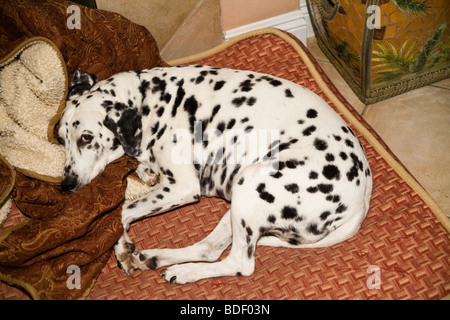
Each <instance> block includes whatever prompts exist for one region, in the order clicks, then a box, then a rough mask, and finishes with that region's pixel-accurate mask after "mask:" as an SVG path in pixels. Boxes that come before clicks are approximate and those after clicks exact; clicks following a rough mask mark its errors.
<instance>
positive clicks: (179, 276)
mask: <svg viewBox="0 0 450 320" xmlns="http://www.w3.org/2000/svg"><path fill="white" fill-rule="evenodd" d="M199 265H201V263H184V264H176V265H173V266H171V267H169V268H167V269H164V270H162V271H161V273H160V276H161V277H164V279H165V280H166V281H167V282H170V283H177V284H185V283H191V282H195V281H197V280H200V279H202V278H203V277H202V276H201V275H200V274H199V271H200V270H199V269H201V268H199Z"/></svg>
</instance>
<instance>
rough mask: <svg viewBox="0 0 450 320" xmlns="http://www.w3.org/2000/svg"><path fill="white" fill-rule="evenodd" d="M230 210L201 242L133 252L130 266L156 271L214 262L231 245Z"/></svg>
mask: <svg viewBox="0 0 450 320" xmlns="http://www.w3.org/2000/svg"><path fill="white" fill-rule="evenodd" d="M231 237H232V234H231V219H230V210H228V211H227V212H226V213H225V215H224V216H223V217H222V219H221V220H220V222H219V224H218V225H217V226H216V228H215V229H214V230H213V231H212V232H211V233H210V234H209V235H208V236H207V237H206V238H204V239H203V240H201V241H200V242H197V243H195V244H193V245H191V246H188V247H185V248H179V249H150V250H142V251H137V250H136V251H134V253H133V254H132V255H131V261H132V265H133V267H134V268H136V269H141V270H148V269H156V268H160V267H164V266H168V265H172V264H178V263H185V262H191V261H216V260H217V259H219V257H220V255H221V254H222V252H223V251H224V250H225V249H226V248H227V247H228V246H229V245H230V243H231Z"/></svg>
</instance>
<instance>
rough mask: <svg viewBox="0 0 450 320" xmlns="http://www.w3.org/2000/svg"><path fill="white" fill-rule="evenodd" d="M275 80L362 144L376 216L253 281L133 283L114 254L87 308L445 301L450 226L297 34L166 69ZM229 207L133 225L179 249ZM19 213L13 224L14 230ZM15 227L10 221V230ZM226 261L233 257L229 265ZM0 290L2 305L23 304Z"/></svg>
mask: <svg viewBox="0 0 450 320" xmlns="http://www.w3.org/2000/svg"><path fill="white" fill-rule="evenodd" d="M169 64H172V65H178V64H206V65H211V66H216V67H228V68H234V69H245V70H254V71H257V72H264V73H269V74H272V75H274V76H278V77H282V78H285V79H288V80H291V81H294V82H296V83H298V84H300V85H303V86H305V87H307V88H309V89H311V90H312V91H314V92H316V93H317V94H319V95H320V96H321V97H322V98H323V99H324V100H325V101H327V102H328V103H329V104H330V105H331V106H332V107H333V108H334V109H335V110H337V112H338V113H339V114H340V115H341V116H342V117H343V118H344V119H345V120H346V121H347V123H348V124H349V125H350V127H351V128H352V130H353V131H354V132H355V134H356V135H357V136H358V138H359V139H360V141H361V142H362V144H363V146H364V148H365V151H366V154H367V157H368V160H369V163H370V166H371V170H372V175H373V181H374V190H373V196H372V200H371V208H370V210H369V213H368V216H367V219H366V220H365V221H364V223H363V225H362V228H361V230H360V231H359V232H358V233H357V234H356V235H355V236H354V237H353V238H351V239H349V240H347V241H345V242H343V243H340V244H338V245H334V246H332V247H327V248H317V249H286V248H274V247H262V246H260V247H258V248H257V250H256V261H255V272H254V274H252V275H251V276H249V277H222V278H215V279H205V280H201V281H198V282H196V283H193V284H187V285H174V284H169V283H166V282H165V280H164V279H163V278H161V277H159V272H160V270H157V271H145V272H141V271H139V270H138V271H135V272H134V273H133V274H132V275H131V276H129V277H128V276H126V275H125V274H124V272H123V271H122V270H121V269H119V268H118V266H117V263H116V259H115V257H114V256H113V255H111V258H110V259H109V261H108V262H107V264H106V266H105V267H104V269H103V271H102V272H101V274H100V276H99V277H98V279H97V282H96V283H95V285H94V287H93V288H92V290H91V292H90V294H89V296H88V297H87V299H161V300H171V299H188V300H193V299H248V300H254V299H441V298H444V297H445V296H447V295H448V294H449V293H450V241H449V240H450V239H449V230H450V224H449V221H448V219H447V217H446V216H445V215H444V214H443V212H442V211H441V210H440V209H439V208H438V207H437V205H436V204H435V203H434V201H433V200H432V199H431V198H430V196H429V195H428V194H427V193H426V192H425V191H424V189H423V188H422V187H421V186H420V185H419V183H418V182H417V181H416V180H415V179H414V177H412V176H411V174H410V173H409V172H408V171H407V170H406V169H405V168H404V166H403V165H402V164H401V163H400V162H399V160H398V159H397V158H396V157H395V156H394V155H393V154H392V153H391V151H390V150H389V149H388V147H387V146H386V145H385V144H384V143H383V141H382V140H381V139H380V138H379V136H378V135H377V134H376V133H375V132H374V131H373V129H371V128H370V126H369V125H368V124H367V123H366V122H365V121H364V119H362V118H361V117H360V116H359V114H358V113H357V112H356V111H355V110H354V109H353V108H352V107H351V106H350V105H349V104H348V102H347V101H346V100H345V99H344V98H343V96H342V95H341V94H340V93H339V92H338V91H337V89H336V88H335V87H334V85H333V84H332V82H331V81H330V79H328V77H327V76H326V75H325V73H324V72H323V71H322V70H321V68H320V67H319V65H318V64H317V62H316V61H315V60H314V58H313V57H312V56H311V55H310V54H309V52H308V50H307V49H306V48H305V47H304V46H303V45H302V44H301V43H300V42H298V41H297V40H296V39H294V38H293V37H292V36H291V35H289V34H286V33H284V32H282V31H278V30H275V29H263V30H259V31H254V32H251V33H247V34H245V35H242V36H239V37H237V38H235V39H233V40H231V41H229V42H226V43H224V44H222V45H220V46H219V47H216V48H214V49H212V50H209V51H207V52H205V53H202V54H198V55H195V56H192V57H188V58H185V59H179V60H175V61H171V62H169ZM228 208H229V204H228V203H227V202H225V201H223V200H221V199H216V198H205V197H203V198H201V200H200V201H199V202H198V203H195V204H192V205H187V206H184V207H182V208H180V209H177V210H174V211H171V212H168V213H165V214H162V215H159V216H155V217H152V218H149V219H145V220H142V221H139V222H136V223H135V224H133V225H132V226H131V228H130V232H129V235H130V237H131V238H132V240H133V241H134V243H135V244H136V248H137V249H139V250H141V249H147V248H179V247H184V246H187V245H191V244H193V243H195V242H197V241H199V240H201V239H202V238H204V237H205V236H206V235H208V234H209V233H210V232H211V231H212V230H213V229H214V227H215V226H216V225H217V223H218V222H219V220H220V218H221V217H222V215H223V214H224V213H225V212H226V211H227V209H228ZM19 215H20V214H19V213H18V212H17V210H13V212H12V213H11V214H10V216H9V217H8V220H10V221H13V220H14V219H16V220H17V219H18V216H19ZM7 222H8V221H7ZM228 252H229V249H227V250H226V251H225V252H224V254H223V255H222V257H225V256H226V255H227V254H228ZM23 298H27V296H26V295H25V294H24V293H23V292H21V291H19V290H18V289H15V288H12V287H8V286H6V285H4V284H1V285H0V299H23Z"/></svg>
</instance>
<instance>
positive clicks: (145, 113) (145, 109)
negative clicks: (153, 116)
mask: <svg viewBox="0 0 450 320" xmlns="http://www.w3.org/2000/svg"><path fill="white" fill-rule="evenodd" d="M163 111H164V110H163ZM141 113H142V115H143V116H145V117H146V116H148V115H149V114H150V108H149V106H143V107H142V109H141Z"/></svg>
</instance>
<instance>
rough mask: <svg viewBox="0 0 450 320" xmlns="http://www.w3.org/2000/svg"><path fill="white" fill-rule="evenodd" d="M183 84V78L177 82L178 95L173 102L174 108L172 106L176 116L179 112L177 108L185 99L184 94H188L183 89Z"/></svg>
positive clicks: (173, 114)
mask: <svg viewBox="0 0 450 320" xmlns="http://www.w3.org/2000/svg"><path fill="white" fill-rule="evenodd" d="M183 84H184V80H183V79H181V80H180V81H179V82H178V83H177V86H178V89H177V95H176V97H175V103H174V104H173V108H172V117H175V115H176V114H177V109H178V107H179V106H180V105H181V102H182V101H183V99H184V96H185V95H186V92H185V91H184V89H183Z"/></svg>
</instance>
